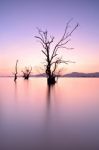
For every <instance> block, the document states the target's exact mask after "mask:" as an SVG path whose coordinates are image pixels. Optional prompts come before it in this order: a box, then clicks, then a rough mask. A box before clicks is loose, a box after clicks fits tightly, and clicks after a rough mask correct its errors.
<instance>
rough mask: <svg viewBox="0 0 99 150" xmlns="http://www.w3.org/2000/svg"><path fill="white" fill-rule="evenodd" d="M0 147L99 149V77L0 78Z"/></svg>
mask: <svg viewBox="0 0 99 150" xmlns="http://www.w3.org/2000/svg"><path fill="white" fill-rule="evenodd" d="M0 150H99V79H95V78H93V79H91V78H89V79H88V78H79V79H77V78H62V79H59V81H58V84H56V85H55V86H53V87H47V84H46V79H44V78H31V79H30V80H29V81H24V80H23V79H22V78H20V79H18V80H17V83H16V84H15V83H14V82H13V79H12V78H0Z"/></svg>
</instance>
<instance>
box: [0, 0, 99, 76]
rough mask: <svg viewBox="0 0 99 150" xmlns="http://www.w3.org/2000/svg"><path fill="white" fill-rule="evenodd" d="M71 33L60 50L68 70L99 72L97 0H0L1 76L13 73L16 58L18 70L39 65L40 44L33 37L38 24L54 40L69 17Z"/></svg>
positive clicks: (40, 59)
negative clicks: (66, 45) (66, 44)
mask: <svg viewBox="0 0 99 150" xmlns="http://www.w3.org/2000/svg"><path fill="white" fill-rule="evenodd" d="M71 18H73V20H72V22H71V26H70V29H72V28H73V27H74V26H75V25H76V23H79V27H78V28H77V29H76V31H75V32H74V33H73V34H72V38H71V41H70V43H68V47H73V48H74V50H71V51H68V50H63V49H62V50H59V55H60V56H63V58H64V59H65V60H71V61H74V62H75V63H73V64H68V65H65V66H64V67H65V71H66V73H67V72H74V71H75V72H76V71H77V72H98V71H99V1H98V0H83V1H82V0H0V75H5V74H12V73H13V72H14V67H15V62H16V60H17V59H18V60H19V63H18V69H19V72H21V70H23V69H24V67H25V66H32V67H33V72H36V70H37V68H38V67H39V66H41V65H42V62H43V61H44V56H43V54H42V52H41V49H42V47H41V45H40V43H39V42H38V41H37V39H35V38H34V36H35V35H38V32H37V29H36V28H37V27H39V28H41V29H42V30H46V29H47V30H48V32H49V34H50V35H53V36H55V42H57V41H58V40H59V39H60V37H61V36H62V34H63V32H64V28H65V26H66V23H67V22H68V20H70V19H71Z"/></svg>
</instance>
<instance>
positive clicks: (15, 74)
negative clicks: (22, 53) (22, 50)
mask: <svg viewBox="0 0 99 150" xmlns="http://www.w3.org/2000/svg"><path fill="white" fill-rule="evenodd" d="M17 65H18V60H16V65H15V73H14V81H15V82H16V79H17V74H18V69H17Z"/></svg>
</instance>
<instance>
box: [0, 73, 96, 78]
mask: <svg viewBox="0 0 99 150" xmlns="http://www.w3.org/2000/svg"><path fill="white" fill-rule="evenodd" d="M0 77H14V76H13V75H8V76H7V75H5V76H0ZM18 77H22V75H19V76H18ZM30 77H47V76H46V73H42V74H34V75H30ZM60 77H73V78H80V77H85V78H99V72H94V73H82V72H72V73H68V74H64V75H63V76H60Z"/></svg>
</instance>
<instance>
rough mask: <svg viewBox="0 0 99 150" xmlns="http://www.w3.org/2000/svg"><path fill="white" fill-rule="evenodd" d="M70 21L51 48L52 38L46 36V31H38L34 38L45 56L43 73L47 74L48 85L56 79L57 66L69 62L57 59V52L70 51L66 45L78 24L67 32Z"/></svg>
mask: <svg viewBox="0 0 99 150" xmlns="http://www.w3.org/2000/svg"><path fill="white" fill-rule="evenodd" d="M70 22H71V20H70V21H68V22H67V24H66V27H65V30H64V33H63V35H62V37H61V38H60V40H59V41H58V42H57V43H56V44H55V46H54V47H53V48H52V47H51V46H52V43H53V42H54V39H55V38H54V37H53V36H49V35H48V31H47V30H46V31H42V30H41V29H39V28H37V29H38V34H39V35H38V36H35V38H37V39H39V42H40V43H41V45H42V47H43V50H42V53H43V54H44V55H45V58H46V59H45V60H46V62H45V65H44V66H45V72H46V74H47V82H48V84H55V82H56V81H55V77H56V73H55V71H56V69H57V67H58V65H59V64H61V63H65V64H68V63H69V62H70V61H65V60H63V59H62V57H58V50H59V49H60V48H61V49H63V48H65V49H72V48H68V47H67V46H66V45H67V43H68V42H69V41H70V37H71V35H72V33H73V32H74V31H75V30H76V28H77V27H78V24H76V25H75V27H74V28H73V29H72V30H71V31H68V28H69V25H70Z"/></svg>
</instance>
